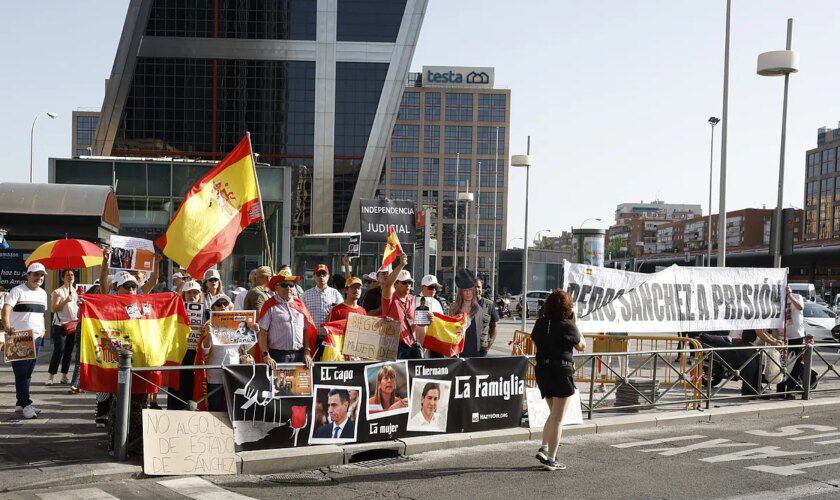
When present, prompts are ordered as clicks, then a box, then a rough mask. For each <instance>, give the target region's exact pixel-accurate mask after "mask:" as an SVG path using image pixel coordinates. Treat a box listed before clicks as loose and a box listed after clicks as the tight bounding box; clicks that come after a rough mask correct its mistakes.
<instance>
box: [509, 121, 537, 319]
mask: <svg viewBox="0 0 840 500" xmlns="http://www.w3.org/2000/svg"><path fill="white" fill-rule="evenodd" d="M532 163H533V160H532V158H531V136H530V135H529V136H528V146H527V149H526V154H524V155H514V156H512V157H511V159H510V165H511V166H512V167H525V233H524V234H525V236H524V237H523V238H522V244H523V246H524V247H525V248H523V249H522V307H523V308H525V309H524V311H525V312H523V313H522V331H523V332H524V331H525V318H526V317H527V316H528V309H527V307H528V300H527V294H528V273H529V271H528V189H529V187H530V181H531V165H532Z"/></svg>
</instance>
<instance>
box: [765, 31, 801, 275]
mask: <svg viewBox="0 0 840 500" xmlns="http://www.w3.org/2000/svg"><path fill="white" fill-rule="evenodd" d="M792 36H793V19H788V20H787V43H786V46H785V50H774V51H772V52H765V53H763V54H759V56H758V65H757V70H756V72H757V73H758V74H759V75H761V76H784V77H785V93H784V98H783V101H782V144H781V146H780V148H779V187H778V193H777V195H776V215H775V217H774V218H773V242H772V244H773V267H777V268H778V267H782V194H783V193H782V191H783V190H784V184H785V141H786V132H787V107H788V83H789V80H790V74H791V73H796V72H797V71H799V53H798V52H796V51H793V50H790V43H791V38H792Z"/></svg>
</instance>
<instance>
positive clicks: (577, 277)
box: [563, 261, 788, 333]
mask: <svg viewBox="0 0 840 500" xmlns="http://www.w3.org/2000/svg"><path fill="white" fill-rule="evenodd" d="M563 270H564V290H566V291H567V292H569V293H570V294H571V296H572V300H573V301H574V303H575V316H576V318H577V325H578V329H579V330H580V331H581V332H582V333H598V332H628V333H649V332H699V331H712V330H746V329H755V328H768V329H774V328H782V325H783V323H784V310H785V303H784V301H785V293H784V291H785V287H786V286H787V272H788V270H787V269H786V268H785V269H772V268H752V267H723V268H721V267H680V266H676V265H673V266H671V267H668V268H666V269H664V270H662V271H659V272H657V273H654V274H641V273H632V272H629V271H621V270H618V269H610V268H606V267H595V266H590V265H586V264H572V263H570V262H568V261H565V262H564V263H563Z"/></svg>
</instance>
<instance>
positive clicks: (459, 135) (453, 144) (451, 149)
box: [444, 125, 472, 154]
mask: <svg viewBox="0 0 840 500" xmlns="http://www.w3.org/2000/svg"><path fill="white" fill-rule="evenodd" d="M444 134H445V135H444V142H445V148H444V151H445V152H446V153H447V154H455V153H461V154H469V153H472V127H467V126H459V125H447V126H446V127H445V132H444Z"/></svg>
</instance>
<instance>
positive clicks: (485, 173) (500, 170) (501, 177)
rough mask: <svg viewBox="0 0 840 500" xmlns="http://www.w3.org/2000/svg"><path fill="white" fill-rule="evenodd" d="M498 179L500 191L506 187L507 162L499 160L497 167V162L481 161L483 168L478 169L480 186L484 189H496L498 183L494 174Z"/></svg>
mask: <svg viewBox="0 0 840 500" xmlns="http://www.w3.org/2000/svg"><path fill="white" fill-rule="evenodd" d="M494 173H495V174H496V177H498V183H499V184H498V186H499V189H501V188H503V187H504V186H505V161H504V160H499V166H498V167H496V160H487V159H485V160H481V166H480V167H479V169H478V185H479V187H483V188H492V189H495V188H496V181H497V179H495V178H494V177H493V174H494Z"/></svg>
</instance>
